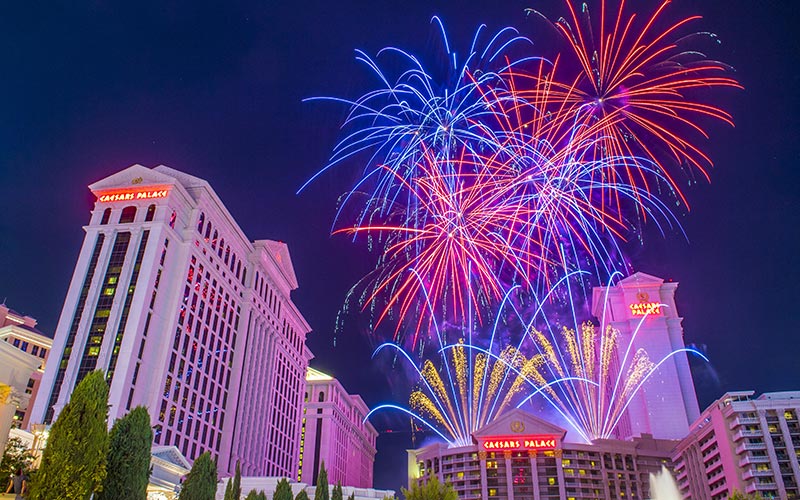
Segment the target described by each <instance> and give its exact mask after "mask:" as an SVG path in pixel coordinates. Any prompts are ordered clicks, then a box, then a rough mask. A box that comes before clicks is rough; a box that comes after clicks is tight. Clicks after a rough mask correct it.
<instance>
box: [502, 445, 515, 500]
mask: <svg viewBox="0 0 800 500" xmlns="http://www.w3.org/2000/svg"><path fill="white" fill-rule="evenodd" d="M503 463H505V465H506V491H507V495H508V496H506V498H507V499H508V500H514V482H513V477H512V475H511V452H510V451H508V450H506V451H504V452H503Z"/></svg>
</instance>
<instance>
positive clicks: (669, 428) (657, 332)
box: [592, 273, 700, 439]
mask: <svg viewBox="0 0 800 500" xmlns="http://www.w3.org/2000/svg"><path fill="white" fill-rule="evenodd" d="M677 288H678V284H677V283H674V282H664V280H663V279H661V278H656V277H655V276H650V275H648V274H645V273H634V274H633V275H631V276H629V277H627V278H625V279H623V280H621V281H619V283H617V284H616V285H615V286H613V287H609V288H604V287H597V288H595V289H594V291H593V294H592V304H593V306H592V314H593V315H594V316H595V317H597V318H598V319H601V320H603V319H604V320H605V323H606V324H608V325H611V326H612V327H613V328H615V329H617V330H619V341H618V342H617V346H618V348H617V349H618V350H619V349H620V347H622V348H625V349H627V347H628V345H629V344H631V346H632V350H631V352H636V350H638V349H640V348H643V349H644V350H645V351H647V354H648V355H649V357H650V359H651V360H653V361H655V362H658V361H659V360H661V359H662V358H664V357H665V356H668V355H669V354H670V353H672V352H673V351H677V350H679V349H683V348H684V347H685V344H684V341H683V327H682V326H681V323H682V322H683V318H682V317H680V316H679V315H678V310H677V308H676V307H675V291H676V290H677ZM623 354H624V353H621V352H618V353H617V359H621V358H622V356H623ZM698 415H700V409H699V407H698V404H697V395H696V394H695V390H694V381H693V379H692V373H691V371H690V369H689V361H688V359H687V357H686V353H685V352H681V353H679V354H676V355H674V356H671V357H669V359H667V360H666V361H665V362H664V363H663V364H662V365H661V366H660V367H659V368H658V370H657V371H656V372H655V373H654V374H653V375H652V376H651V377H650V378H649V379H648V381H647V383H646V384H644V385H643V386H642V388H641V389H640V390H639V392H638V393H637V394H636V395H635V396H633V398H632V402H631V404H630V405H629V406H628V409H627V412H626V415H625V416H624V417H623V418H622V420H621V421H620V424H619V425H618V426H617V429H616V437H617V438H619V439H629V438H632V437H635V436H640V435H642V434H650V435H652V436H654V437H655V438H658V439H682V438H683V437H684V436H686V433H687V432H688V430H689V425H690V424H691V423H692V422H694V421H695V420H696V419H697V417H698Z"/></svg>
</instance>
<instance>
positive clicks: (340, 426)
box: [296, 368, 378, 488]
mask: <svg viewBox="0 0 800 500" xmlns="http://www.w3.org/2000/svg"><path fill="white" fill-rule="evenodd" d="M368 412H369V409H368V408H367V405H366V404H365V403H364V401H363V400H362V399H361V397H360V396H356V395H351V394H348V393H347V391H345V389H344V387H342V384H340V383H339V381H338V380H336V379H335V378H333V377H331V376H330V375H326V374H325V373H322V372H320V371H318V370H314V369H313V368H309V369H308V374H307V375H306V386H305V406H304V408H303V430H302V441H301V450H300V453H301V455H300V462H299V469H298V471H297V476H296V477H297V478H298V481H301V482H304V483H308V484H314V485H315V484H317V475H318V473H319V468H320V464H321V463H322V462H323V461H324V462H325V468H326V469H327V471H328V482H329V483H330V484H336V482H337V481H341V483H342V484H343V485H345V486H352V487H355V488H372V473H373V464H374V462H375V453H376V450H375V439H376V438H377V436H378V433H377V431H375V428H374V427H372V424H370V423H369V422H364V417H365V416H366V415H367V413H368Z"/></svg>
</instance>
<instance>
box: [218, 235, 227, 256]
mask: <svg viewBox="0 0 800 500" xmlns="http://www.w3.org/2000/svg"><path fill="white" fill-rule="evenodd" d="M224 250H225V238H222V239H221V240H219V251H218V252H217V255H218V256H219V258H220V259H221V258H222V252H223V251H224Z"/></svg>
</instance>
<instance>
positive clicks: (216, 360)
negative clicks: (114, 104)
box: [31, 165, 311, 476]
mask: <svg viewBox="0 0 800 500" xmlns="http://www.w3.org/2000/svg"><path fill="white" fill-rule="evenodd" d="M90 189H91V190H92V192H93V193H94V194H95V195H96V196H97V202H96V203H95V207H94V210H93V211H92V215H91V218H90V220H89V224H88V225H86V226H84V230H85V232H86V236H85V238H84V242H83V247H82V248H81V251H80V255H79V256H78V262H77V265H76V266H75V271H74V274H73V277H72V282H71V283H70V287H69V290H68V292H67V297H66V300H65V303H64V308H63V310H62V313H61V318H60V320H59V323H58V326H57V329H56V334H55V338H54V341H53V353H54V354H53V356H54V358H53V361H52V362H51V363H49V365H48V368H47V370H45V374H44V377H43V380H42V396H41V397H40V398H37V401H36V403H35V405H34V410H33V416H32V420H31V421H32V422H46V423H50V422H52V421H53V420H54V418H55V417H56V416H57V415H58V413H59V411H60V410H61V409H62V408H63V406H64V404H66V402H67V401H68V400H69V396H70V394H71V392H72V390H73V389H74V387H75V385H76V384H77V383H78V382H79V381H80V380H81V379H82V378H83V377H84V376H86V374H88V373H89V372H91V371H92V370H103V371H104V372H106V374H107V378H108V380H109V382H110V395H109V405H110V411H109V415H110V420H111V421H112V422H113V420H114V419H116V418H118V417H120V416H122V415H124V414H125V413H126V412H128V410H130V409H131V408H133V407H134V406H136V405H145V406H147V407H148V409H149V411H150V415H151V418H152V422H153V426H154V429H155V443H154V444H155V445H157V446H168V445H174V446H176V447H177V448H178V449H179V450H180V452H181V453H182V454H183V455H185V456H186V457H187V458H188V459H189V460H194V459H195V458H196V457H197V456H199V455H200V454H201V453H202V452H203V451H210V452H211V454H212V456H213V457H214V458H215V459H216V460H217V461H218V466H219V470H220V474H221V475H226V474H229V473H231V472H232V469H233V468H234V467H235V463H236V461H237V460H241V462H242V473H243V474H249V475H286V476H290V475H294V474H295V473H296V464H297V459H298V453H299V450H298V446H297V443H298V442H299V439H300V436H299V433H300V420H301V417H302V415H301V404H300V401H299V399H300V397H301V394H302V388H303V384H304V380H303V375H304V374H305V369H306V366H307V364H308V360H309V359H310V358H311V353H310V352H309V351H308V349H307V348H306V347H305V336H306V334H307V333H308V331H309V327H308V325H307V324H306V322H305V320H304V319H303V317H302V315H301V314H300V313H299V311H298V310H297V308H296V307H295V306H294V304H293V303H292V301H291V297H290V292H291V290H293V289H295V288H297V281H296V278H295V275H294V270H293V267H292V263H291V259H290V257H289V253H288V249H287V247H286V245H285V244H283V243H279V242H275V241H267V240H262V241H256V242H251V241H250V240H248V239H247V237H246V236H245V234H244V233H243V232H242V230H241V228H239V226H238V225H237V223H236V221H235V220H234V219H233V217H232V216H231V214H230V213H229V212H228V211H227V209H226V208H225V206H224V205H223V203H222V201H221V200H220V199H219V197H218V196H217V195H216V193H215V192H214V191H213V189H212V188H211V187H210V186H209V184H208V183H207V182H206V181H204V180H202V179H198V178H196V177H193V176H190V175H187V174H185V173H182V172H178V171H176V170H173V169H171V168H168V167H165V166H159V167H156V168H153V169H150V168H146V167H142V166H140V165H134V166H132V167H129V168H127V169H125V170H123V171H121V172H118V173H116V174H114V175H112V176H110V177H108V178H106V179H103V180H101V181H99V182H96V183H94V184H92V185H91V186H90Z"/></svg>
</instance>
